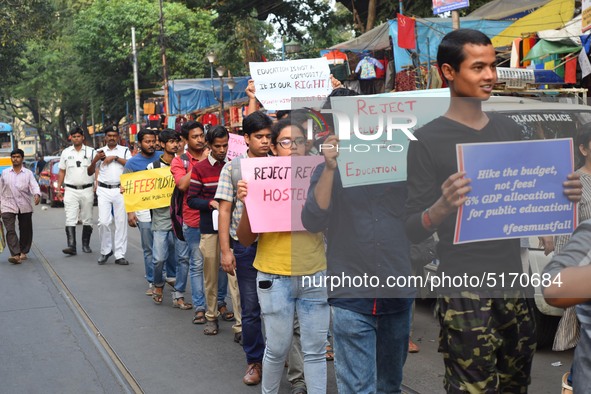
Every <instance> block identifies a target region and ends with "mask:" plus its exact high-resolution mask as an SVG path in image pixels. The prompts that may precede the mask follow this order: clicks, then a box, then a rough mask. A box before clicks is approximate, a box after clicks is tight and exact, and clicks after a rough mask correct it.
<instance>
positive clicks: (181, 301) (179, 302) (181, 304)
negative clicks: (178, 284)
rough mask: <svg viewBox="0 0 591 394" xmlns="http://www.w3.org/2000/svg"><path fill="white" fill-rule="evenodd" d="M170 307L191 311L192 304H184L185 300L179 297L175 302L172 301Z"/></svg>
mask: <svg viewBox="0 0 591 394" xmlns="http://www.w3.org/2000/svg"><path fill="white" fill-rule="evenodd" d="M172 307H173V308H179V309H181V310H184V311H186V310H188V309H192V308H193V304H191V303H188V302H185V299H184V298H183V297H181V298H177V299H176V300H172Z"/></svg>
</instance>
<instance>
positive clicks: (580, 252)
mask: <svg viewBox="0 0 591 394" xmlns="http://www.w3.org/2000/svg"><path fill="white" fill-rule="evenodd" d="M583 190H585V189H583ZM589 245H591V220H586V221H584V222H582V223H581V224H580V225H579V226H578V227H577V229H576V230H575V232H574V233H573V235H572V236H571V237H570V239H569V240H568V242H567V243H566V244H565V245H564V247H563V248H562V249H561V251H560V252H559V253H555V254H554V256H553V257H552V260H551V261H550V263H548V265H546V267H545V268H544V274H550V279H549V280H548V281H547V282H546V283H548V286H545V287H543V292H544V298H545V299H546V302H548V303H549V304H550V305H552V306H555V307H558V308H572V307H575V306H576V307H575V310H576V315H577V318H578V319H579V321H580V323H581V328H580V338H579V342H578V345H577V347H576V348H575V356H574V360H573V366H572V369H571V373H570V374H569V373H568V372H567V373H566V374H565V375H564V376H563V381H562V384H563V386H562V387H563V391H562V392H563V393H566V392H571V393H589V392H591V291H590V290H589V281H591V265H590V262H591V260H590V259H589V255H590V254H589V253H590V247H589ZM569 375H570V376H569ZM565 386H566V387H565ZM565 388H566V389H568V388H570V391H566V390H565Z"/></svg>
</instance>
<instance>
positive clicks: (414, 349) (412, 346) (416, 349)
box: [408, 338, 419, 353]
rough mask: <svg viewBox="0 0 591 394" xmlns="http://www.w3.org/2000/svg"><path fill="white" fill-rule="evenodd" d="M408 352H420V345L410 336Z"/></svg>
mask: <svg viewBox="0 0 591 394" xmlns="http://www.w3.org/2000/svg"><path fill="white" fill-rule="evenodd" d="M408 352H409V353H418V352H419V345H417V344H416V343H414V342H413V341H412V340H411V339H410V338H408Z"/></svg>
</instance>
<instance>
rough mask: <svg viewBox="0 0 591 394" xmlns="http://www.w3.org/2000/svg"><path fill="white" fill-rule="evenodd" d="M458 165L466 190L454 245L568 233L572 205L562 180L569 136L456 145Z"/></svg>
mask: <svg viewBox="0 0 591 394" xmlns="http://www.w3.org/2000/svg"><path fill="white" fill-rule="evenodd" d="M456 150H457V159H458V169H459V171H465V172H466V177H467V178H469V179H471V183H470V186H471V187H472V190H471V191H470V192H469V193H468V194H467V195H466V196H467V197H468V200H467V201H466V202H465V203H464V205H463V206H462V207H460V209H458V216H457V221H456V229H455V234H454V243H456V244H458V243H465V242H476V241H487V240H493V239H504V238H521V237H529V236H543V235H559V234H570V233H572V232H573V231H574V229H575V228H576V226H577V211H576V204H573V203H572V202H571V201H569V200H568V199H567V198H566V196H565V195H564V193H563V191H564V190H563V186H562V183H563V182H564V181H565V180H566V178H567V175H568V174H570V173H572V172H573V141H572V139H570V138H568V139H555V140H542V141H517V142H499V143H480V144H458V145H457V147H456Z"/></svg>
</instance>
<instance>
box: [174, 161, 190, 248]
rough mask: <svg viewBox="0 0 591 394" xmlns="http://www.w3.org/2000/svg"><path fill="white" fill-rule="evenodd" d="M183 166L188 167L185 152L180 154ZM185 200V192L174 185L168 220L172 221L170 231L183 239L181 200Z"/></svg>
mask: <svg viewBox="0 0 591 394" xmlns="http://www.w3.org/2000/svg"><path fill="white" fill-rule="evenodd" d="M181 160H182V161H183V166H184V167H185V170H187V169H188V168H189V157H188V156H187V154H186V153H183V154H182V155H181ZM184 201H185V193H184V192H182V191H181V190H179V188H178V187H176V186H175V187H174V190H173V191H172V196H171V197H170V220H171V221H172V232H173V233H174V236H175V237H177V239H179V240H181V241H184V240H185V236H184V235H183V202H184Z"/></svg>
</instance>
